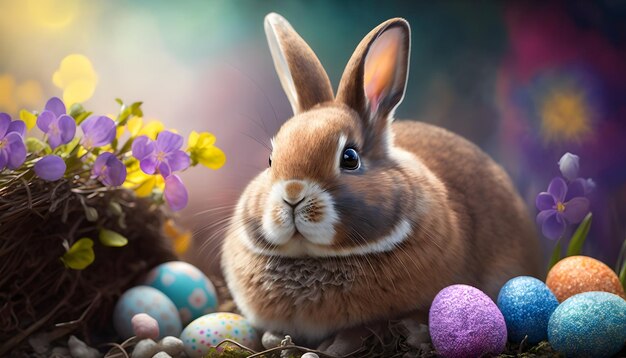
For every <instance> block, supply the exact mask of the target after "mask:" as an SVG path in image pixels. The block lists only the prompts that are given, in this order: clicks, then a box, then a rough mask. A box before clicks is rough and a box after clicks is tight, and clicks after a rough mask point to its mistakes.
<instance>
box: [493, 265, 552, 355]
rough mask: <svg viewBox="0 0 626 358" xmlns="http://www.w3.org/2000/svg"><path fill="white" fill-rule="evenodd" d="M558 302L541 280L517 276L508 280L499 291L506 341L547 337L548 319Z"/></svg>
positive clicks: (532, 342) (516, 341)
mask: <svg viewBox="0 0 626 358" xmlns="http://www.w3.org/2000/svg"><path fill="white" fill-rule="evenodd" d="M558 305H559V301H557V300H556V297H554V294H553V293H552V292H551V291H550V289H549V288H548V286H546V284H545V283H543V282H541V281H540V280H538V279H536V278H534V277H529V276H520V277H515V278H513V279H511V280H509V281H508V282H507V283H506V284H504V286H502V289H500V294H498V308H499V309H500V312H502V315H503V316H504V321H505V322H506V328H507V331H508V336H509V341H511V342H514V343H520V342H522V340H523V339H524V337H525V336H528V340H527V342H528V343H530V344H536V343H539V342H541V341H545V340H546V339H548V321H549V320H550V316H551V315H552V312H554V310H555V309H556V307H557V306H558Z"/></svg>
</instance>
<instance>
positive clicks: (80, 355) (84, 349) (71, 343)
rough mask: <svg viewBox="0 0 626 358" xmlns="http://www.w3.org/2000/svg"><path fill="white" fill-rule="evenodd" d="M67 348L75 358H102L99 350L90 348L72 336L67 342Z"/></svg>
mask: <svg viewBox="0 0 626 358" xmlns="http://www.w3.org/2000/svg"><path fill="white" fill-rule="evenodd" d="M67 347H68V348H69V349H70V354H71V355H72V357H74V358H99V357H101V356H102V354H100V352H98V350H97V349H94V348H91V347H89V346H88V345H87V344H85V342H83V341H81V340H80V339H78V338H76V337H75V336H70V339H69V340H68V341H67Z"/></svg>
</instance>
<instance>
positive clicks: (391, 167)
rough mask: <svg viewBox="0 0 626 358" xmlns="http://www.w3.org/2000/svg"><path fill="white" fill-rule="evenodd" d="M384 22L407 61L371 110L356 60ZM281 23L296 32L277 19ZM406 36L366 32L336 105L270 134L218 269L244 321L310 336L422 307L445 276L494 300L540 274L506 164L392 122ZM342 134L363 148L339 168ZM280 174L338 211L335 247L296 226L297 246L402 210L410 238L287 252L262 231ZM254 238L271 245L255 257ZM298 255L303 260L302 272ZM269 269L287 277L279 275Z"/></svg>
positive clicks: (386, 219) (351, 240)
mask: <svg viewBox="0 0 626 358" xmlns="http://www.w3.org/2000/svg"><path fill="white" fill-rule="evenodd" d="M285 23H286V22H285ZM390 28H401V29H404V30H403V31H405V32H404V34H405V37H403V38H402V39H401V43H402V44H403V48H402V49H401V50H402V51H403V52H402V54H401V55H400V56H401V57H402V56H405V58H404V60H403V61H400V63H401V65H400V66H399V67H400V68H398V70H397V72H396V73H394V77H393V81H391V82H390V84H389V87H388V88H387V89H386V92H385V93H386V95H385V97H384V98H383V100H382V101H381V102H380V103H381V105H380V106H379V107H378V108H376V107H375V106H374V107H372V106H370V100H369V99H368V97H367V94H366V93H364V91H363V90H362V88H363V78H362V76H363V71H364V61H365V58H366V56H367V54H368V52H367V50H368V49H369V48H370V46H372V42H373V41H376V39H377V37H378V36H379V34H380V32H382V31H386V30H387V29H390ZM281 31H283V32H288V33H291V32H290V31H293V30H290V29H288V28H286V27H285V25H284V23H283V25H282V27H281ZM293 34H295V32H293ZM293 34H291V35H289V38H293V36H294V35H293ZM295 36H297V35H295ZM408 39H409V30H408V24H407V23H406V22H405V21H404V20H401V19H393V20H389V21H387V22H385V23H383V24H381V25H380V26H379V27H377V28H376V29H374V30H373V31H372V32H371V33H370V34H369V35H368V36H366V38H365V39H364V41H363V42H361V44H360V45H359V47H358V48H357V50H356V51H355V55H353V57H352V59H351V60H350V63H349V65H348V67H347V69H346V72H345V73H344V76H343V78H342V83H341V85H340V89H339V91H338V96H337V100H335V101H323V102H321V103H320V102H318V103H317V104H316V105H315V106H313V107H312V108H311V109H309V110H307V111H303V112H302V113H297V115H296V116H294V117H293V118H292V119H291V120H289V121H287V122H286V123H285V124H284V125H283V127H282V128H281V129H280V131H279V132H278V134H277V135H276V137H275V139H274V142H275V147H274V150H273V154H272V156H273V160H272V167H271V168H269V169H267V170H265V171H264V172H262V173H261V174H259V176H257V177H256V178H255V179H254V180H253V181H252V182H251V183H250V185H249V186H248V188H246V190H245V191H244V193H243V194H242V196H241V200H240V202H239V206H238V209H237V212H236V213H235V216H234V218H233V220H232V222H231V226H230V230H229V232H228V233H227V236H226V239H225V242H224V249H223V259H222V266H223V269H224V273H225V277H226V280H227V283H228V285H229V288H230V289H231V292H232V293H233V296H234V298H235V301H236V303H237V304H238V305H239V307H240V308H241V310H242V312H243V313H244V314H245V315H247V316H248V318H249V319H250V320H251V321H252V323H253V324H255V325H257V326H259V327H261V328H264V329H269V330H275V331H279V332H280V333H286V334H291V335H293V336H295V337H297V338H298V339H299V340H300V341H305V342H319V341H320V340H321V339H323V338H325V337H327V336H328V335H329V334H332V333H333V332H337V331H339V330H342V329H347V328H350V327H354V326H357V325H360V324H365V323H371V322H375V321H379V320H385V319H390V318H399V317H403V316H406V315H409V314H413V313H415V312H416V311H421V312H424V311H425V310H427V309H428V307H429V305H430V303H431V301H432V299H433V298H434V296H435V295H436V294H437V292H438V291H439V290H441V289H442V288H444V287H445V286H448V285H451V284H455V283H465V284H470V285H473V286H476V287H478V288H480V289H482V290H483V291H485V292H486V293H488V294H489V295H490V296H491V297H492V298H495V296H496V295H497V292H498V290H499V288H500V287H501V286H502V285H503V284H504V283H505V281H506V280H508V279H509V278H511V277H514V276H517V275H523V274H530V275H532V274H536V273H537V272H536V268H537V254H536V253H537V240H536V238H535V233H534V231H533V229H532V227H533V225H532V222H531V220H530V217H529V215H528V213H527V212H526V208H525V206H524V203H523V201H522V200H521V198H520V197H519V195H517V193H516V192H515V189H514V187H513V185H512V183H511V181H510V179H509V178H508V176H507V175H506V173H505V172H504V171H503V170H502V168H501V167H500V166H498V165H497V164H496V163H495V162H494V161H493V160H492V159H491V158H489V157H488V156H487V155H486V154H485V153H484V152H482V151H481V150H480V149H479V148H478V147H476V146H475V145H473V144H472V143H470V142H468V141H467V140H465V139H463V138H460V137H459V136H457V135H454V134H452V133H450V132H448V131H446V130H444V129H441V128H438V127H434V126H431V125H427V124H423V123H419V122H413V121H402V122H396V123H393V124H391V118H390V113H393V109H394V108H395V106H396V105H397V104H398V103H399V101H400V100H401V98H402V96H403V94H404V85H405V84H404V78H405V77H406V71H407V69H406V66H407V65H408V53H409V50H408V49H409V40H408ZM303 44H304V42H301V43H299V44H298V46H296V47H290V51H295V53H290V54H287V56H288V57H289V58H290V59H291V60H290V61H292V62H291V63H290V65H289V67H290V68H293V67H301V66H304V67H307V66H318V65H319V62H317V64H312V62H310V61H300V60H299V59H300V57H306V56H309V51H310V49H308V47H307V49H308V50H306V51H305V50H301V51H300V50H298V47H300V46H303ZM300 70H301V71H305V72H307V73H314V72H319V71H320V69H319V68H315V69H306V68H305V69H303V70H302V69H300ZM286 80H289V79H288V78H287V79H286ZM321 81H322V82H323V81H324V79H323V78H322V79H321ZM307 85H308V84H307ZM306 93H307V92H302V91H300V90H298V100H299V101H302V100H303V99H304V100H305V102H307V103H308V101H310V98H304V97H306V96H308V95H307V94H306ZM303 96H304V97H303ZM341 136H345V137H346V139H347V143H346V145H349V146H351V147H354V148H357V149H358V150H357V151H358V152H359V153H360V155H361V163H362V164H361V167H360V168H359V169H357V170H353V171H340V170H338V168H337V167H336V164H337V161H336V160H335V159H336V155H337V149H338V148H337V143H338V140H339V139H340V138H341ZM339 149H341V148H339ZM284 180H309V181H312V182H315V183H316V184H317V185H319V186H320V187H322V188H323V191H324V192H325V193H328V194H330V195H331V197H332V198H333V200H334V208H335V210H336V212H337V214H338V217H339V218H340V219H339V221H338V222H337V223H336V224H335V225H334V229H335V230H334V237H333V240H332V243H329V244H328V245H325V246H324V245H322V244H312V243H310V242H307V240H308V239H307V238H306V237H304V236H303V235H301V234H299V233H298V232H297V231H296V234H295V235H294V237H293V238H292V239H291V242H295V244H296V245H298V244H299V243H305V242H306V243H307V244H308V245H309V247H313V248H318V247H319V248H322V247H324V248H325V249H331V250H335V251H336V252H341V251H342V250H347V249H352V250H358V249H359V248H361V247H365V246H367V245H371V244H376V243H379V240H381V238H383V237H387V236H388V235H391V234H393V233H394V230H396V228H397V227H399V225H400V224H401V223H402V221H403V220H406V219H408V220H410V224H411V227H412V231H411V234H410V237H408V238H407V239H405V240H404V241H402V242H400V243H399V244H397V245H395V246H394V248H393V249H392V250H390V251H385V252H377V253H367V254H352V255H348V256H346V255H340V256H332V257H314V255H312V254H311V255H308V254H304V255H301V256H299V257H283V255H282V254H281V252H283V251H281V250H284V248H283V247H282V246H281V245H276V244H273V243H272V242H271V241H270V240H268V238H267V237H264V235H265V234H264V231H263V229H262V226H263V222H262V218H263V213H264V210H265V208H266V207H268V205H273V204H270V195H271V194H270V192H271V190H272V188H273V185H274V184H275V183H279V182H281V181H284ZM300 190H302V189H300ZM280 204H282V203H280ZM303 205H304V204H303ZM278 208H279V209H278V211H276V212H272V214H273V216H272V219H273V220H274V221H275V222H279V221H280V220H282V219H281V217H280V213H281V210H283V209H281V207H278ZM329 209H330V208H327V207H325V206H324V205H323V203H322V202H320V201H319V200H312V201H311V202H310V203H308V204H306V206H305V207H304V208H303V210H304V212H305V214H306V215H305V217H306V218H308V220H309V221H311V222H314V223H317V222H322V221H323V220H324V219H326V218H327V217H328V215H329ZM294 210H295V209H294ZM295 213H296V212H295V211H294V214H293V215H296V214H295ZM242 229H243V230H244V231H245V233H246V234H247V236H248V237H249V241H250V242H249V243H247V244H246V243H245V242H244V241H242V240H243V239H242V238H241V232H242V231H241V230H242ZM249 245H253V246H254V247H255V248H258V249H267V250H273V251H272V252H274V254H272V255H267V254H259V253H256V252H254V251H253V250H251V247H250V246H249ZM316 245H318V246H316ZM302 264H307V265H309V266H310V267H311V268H307V269H306V271H305V272H304V273H302V271H301V270H302V269H301V266H302ZM309 266H307V267H309ZM329 268H336V269H334V270H335V271H332V270H331V271H330V272H329V271H328V270H330V269H329ZM276 270H277V272H283V273H284V277H282V276H279V277H277V276H276V274H275V272H276ZM336 275H339V276H338V277H343V279H341V280H340V281H339V283H340V284H338V283H337V281H336V280H335V281H330V283H329V282H327V281H328V280H329V277H330V276H332V277H334V276H336ZM283 278H284V279H283ZM294 280H295V281H294ZM307 280H312V281H311V282H312V284H313V283H314V284H315V286H311V287H316V290H317V291H315V292H313V293H311V292H307V293H306V294H305V293H304V292H303V293H302V296H299V295H298V294H294V287H295V286H297V284H298V283H299V282H309V281H307ZM317 287H319V288H317Z"/></svg>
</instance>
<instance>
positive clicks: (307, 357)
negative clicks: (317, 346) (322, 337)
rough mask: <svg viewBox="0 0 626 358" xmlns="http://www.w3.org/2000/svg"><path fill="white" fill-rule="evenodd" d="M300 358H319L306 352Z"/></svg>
mask: <svg viewBox="0 0 626 358" xmlns="http://www.w3.org/2000/svg"><path fill="white" fill-rule="evenodd" d="M301 358H320V356H318V355H317V354H316V353H312V352H307V353H304V354H303V355H302V357H301Z"/></svg>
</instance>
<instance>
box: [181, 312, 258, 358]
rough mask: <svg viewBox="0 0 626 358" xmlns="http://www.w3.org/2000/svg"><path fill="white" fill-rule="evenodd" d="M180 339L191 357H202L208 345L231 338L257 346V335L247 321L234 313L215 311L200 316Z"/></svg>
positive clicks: (250, 345)
mask: <svg viewBox="0 0 626 358" xmlns="http://www.w3.org/2000/svg"><path fill="white" fill-rule="evenodd" d="M180 339H181V340H182V341H183V344H184V345H185V352H186V353H187V355H188V356H189V357H191V358H194V357H203V356H205V355H206V354H207V353H208V349H209V348H210V347H214V346H216V345H218V344H219V343H220V342H221V341H223V340H224V339H232V340H233V341H236V342H237V343H240V344H242V345H244V346H246V347H249V348H252V349H256V348H259V347H260V345H259V336H258V335H257V333H256V331H255V330H254V328H253V327H252V326H251V325H250V323H248V321H247V320H246V319H245V318H244V317H242V316H240V315H238V314H234V313H227V312H217V313H211V314H208V315H205V316H202V317H200V318H198V319H196V320H194V321H193V322H191V323H189V325H188V326H187V327H186V328H185V329H184V330H183V333H182V334H181V335H180Z"/></svg>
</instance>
